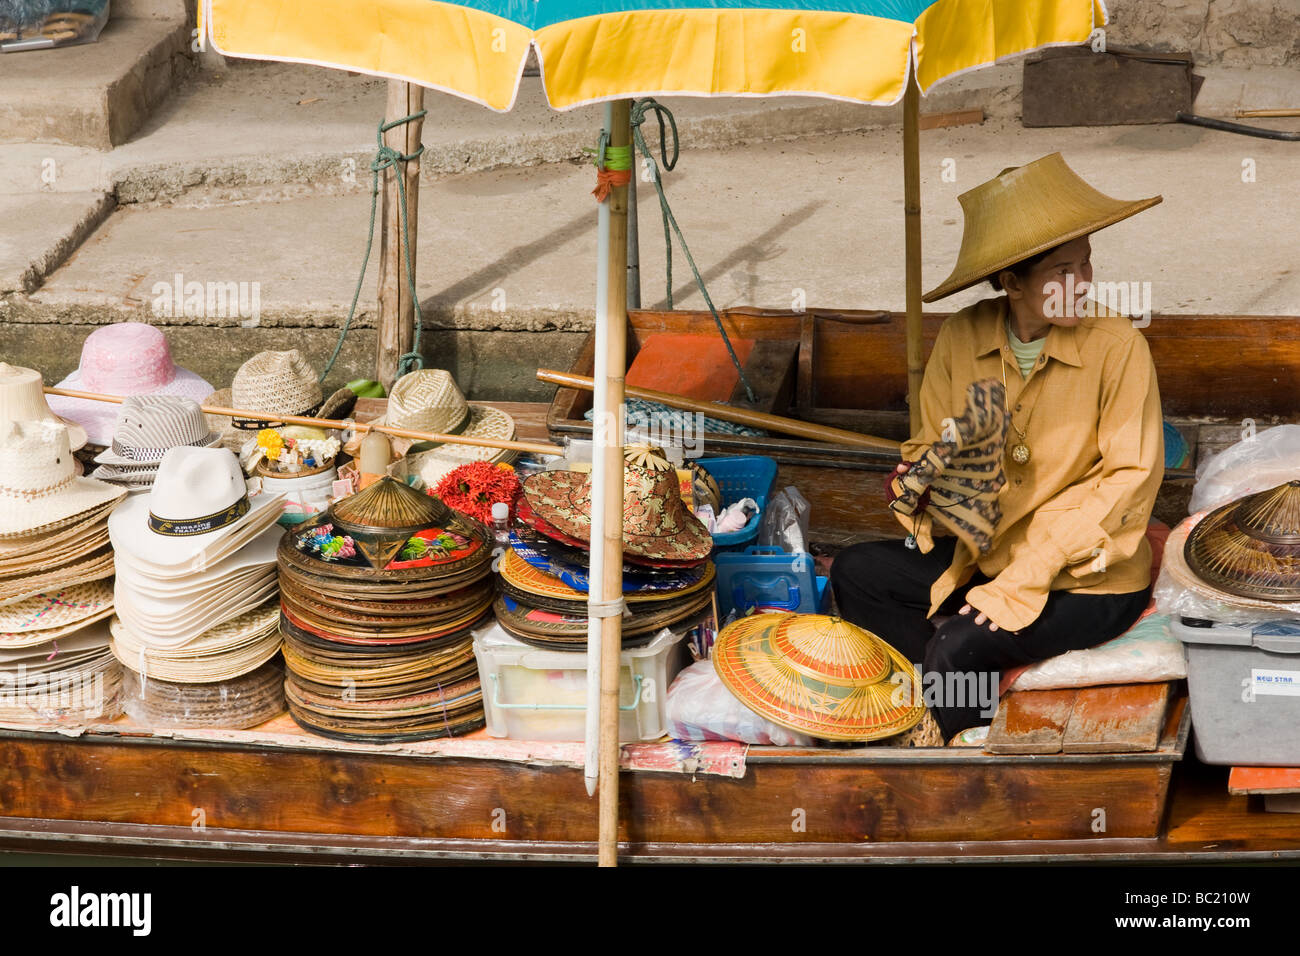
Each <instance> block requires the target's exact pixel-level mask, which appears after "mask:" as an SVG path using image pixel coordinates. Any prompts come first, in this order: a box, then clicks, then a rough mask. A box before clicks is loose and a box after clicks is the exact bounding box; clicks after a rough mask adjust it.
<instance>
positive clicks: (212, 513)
mask: <svg viewBox="0 0 1300 956" xmlns="http://www.w3.org/2000/svg"><path fill="white" fill-rule="evenodd" d="M281 501H282V499H281V498H280V497H279V496H276V495H258V496H257V497H256V498H255V499H252V500H250V499H249V496H248V490H247V487H246V486H245V484H244V472H243V470H242V469H241V468H240V467H239V462H238V461H237V460H236V458H235V456H234V455H233V454H231V453H230V452H229V451H227V450H226V449H224V448H194V447H191V446H181V447H177V448H171V449H168V451H167V453H166V454H165V455H164V456H163V459H162V462H161V464H159V466H158V476H157V477H156V478H155V479H154V483H153V487H152V488H150V490H149V494H148V495H139V496H137V497H135V498H132V499H129V500H127V501H125V502H123V504H122V505H121V506H120V507H119V508H118V509H116V510H115V511H114V513H113V514H112V515H110V516H109V519H108V533H109V536H110V538H111V539H112V541H113V548H114V549H115V550H116V551H119V552H122V551H125V552H127V554H128V555H130V557H131V558H134V559H136V560H137V561H142V562H145V563H146V564H149V565H158V566H161V567H170V566H176V565H186V564H188V563H189V562H191V561H193V560H194V559H195V558H199V557H202V556H205V555H208V554H212V553H214V552H218V551H219V550H220V546H221V545H222V544H223V543H224V541H225V539H227V538H229V537H231V536H233V535H236V534H238V533H239V532H240V531H242V530H244V529H245V528H246V527H247V526H248V525H249V524H252V523H254V522H256V521H258V520H259V519H264V518H266V517H268V515H267V514H266V511H267V509H268V508H274V507H275V506H277V505H279V504H280V503H281ZM272 514H273V515H276V514H278V512H272ZM274 520H275V518H274V517H272V518H271V521H272V522H273V521H274Z"/></svg>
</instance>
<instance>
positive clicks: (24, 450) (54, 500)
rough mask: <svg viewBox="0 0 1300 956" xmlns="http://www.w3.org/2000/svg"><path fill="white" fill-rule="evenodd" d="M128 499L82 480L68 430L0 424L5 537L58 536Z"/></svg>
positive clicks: (0, 521)
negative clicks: (91, 514) (46, 533)
mask: <svg viewBox="0 0 1300 956" xmlns="http://www.w3.org/2000/svg"><path fill="white" fill-rule="evenodd" d="M125 494H126V491H125V489H122V488H115V487H114V486H113V485H106V484H104V482H102V481H96V480H95V479H93V478H79V477H77V470H76V466H75V465H74V464H73V460H72V449H71V448H70V447H69V445H68V429H67V426H65V425H62V424H60V423H58V422H52V421H38V422H30V421H29V422H0V537H15V536H18V535H25V534H30V533H31V532H33V531H36V530H38V529H46V528H48V529H50V530H55V529H57V528H60V527H63V526H64V525H65V524H68V523H70V522H71V521H73V520H74V519H76V518H77V517H78V516H80V515H83V514H85V513H86V512H89V511H93V510H94V509H96V508H100V507H102V506H104V505H106V504H109V503H111V502H113V501H116V500H119V499H120V498H122V496H124V495H125Z"/></svg>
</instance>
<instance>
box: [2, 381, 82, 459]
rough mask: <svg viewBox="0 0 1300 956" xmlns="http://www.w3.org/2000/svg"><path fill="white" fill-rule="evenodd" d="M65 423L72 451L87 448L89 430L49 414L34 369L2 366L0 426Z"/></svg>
mask: <svg viewBox="0 0 1300 956" xmlns="http://www.w3.org/2000/svg"><path fill="white" fill-rule="evenodd" d="M37 421H50V422H62V423H63V424H64V425H66V426H68V444H69V445H70V446H71V448H72V450H73V451H76V450H77V449H78V448H81V447H82V446H83V445H85V444H86V430H85V429H84V428H82V427H81V426H80V425H78V424H77V423H76V422H73V421H69V420H68V419H66V418H60V417H59V416H57V415H55V414H54V412H53V411H51V410H50V405H49V402H48V401H47V400H46V398H45V391H44V382H43V381H42V379H41V373H40V372H38V371H36V370H35V369H33V368H23V367H22V366H21V365H10V364H9V363H8V362H0V422H37Z"/></svg>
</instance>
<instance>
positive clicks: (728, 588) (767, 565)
mask: <svg viewBox="0 0 1300 956" xmlns="http://www.w3.org/2000/svg"><path fill="white" fill-rule="evenodd" d="M713 563H714V565H715V566H716V568H717V573H718V579H717V588H718V614H719V615H720V616H721V617H723V618H726V616H727V615H728V614H730V613H731V611H732V609H733V608H735V609H737V610H739V611H740V613H741V614H745V613H747V612H748V611H749V609H750V608H754V607H761V608H767V609H772V610H782V611H794V612H795V613H798V614H820V613H821V612H822V611H823V609H824V608H825V607H826V599H827V592H826V584H827V579H826V578H824V577H818V575H817V565H816V564H814V563H813V557H812V555H811V554H788V553H787V552H785V551H782V550H781V549H780V548H771V547H758V546H755V547H750V548H745V549H744V550H743V551H728V552H726V553H724V554H719V555H717V556H716V557H715V558H714V559H713Z"/></svg>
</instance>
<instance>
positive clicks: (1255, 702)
mask: <svg viewBox="0 0 1300 956" xmlns="http://www.w3.org/2000/svg"><path fill="white" fill-rule="evenodd" d="M1170 627H1171V628H1172V630H1173V633H1174V634H1175V635H1177V636H1178V637H1179V638H1180V639H1181V640H1182V641H1183V644H1184V645H1185V647H1186V650H1187V694H1188V698H1189V701H1190V703H1191V708H1192V730H1193V736H1194V738H1195V741H1196V755H1197V756H1198V757H1200V758H1201V761H1202V762H1204V763H1209V764H1228V765H1232V766H1246V767H1300V622H1296V621H1272V622H1269V623H1266V624H1256V625H1250V626H1241V627H1236V626H1232V625H1228V624H1218V623H1214V622H1210V621H1196V620H1192V619H1189V618H1178V617H1175V618H1174V619H1173V621H1172V622H1171V624H1170Z"/></svg>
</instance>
